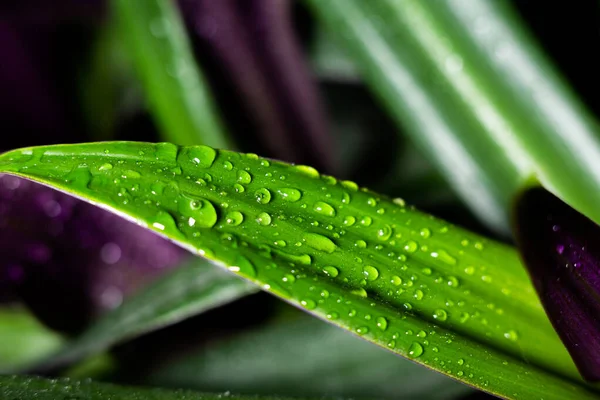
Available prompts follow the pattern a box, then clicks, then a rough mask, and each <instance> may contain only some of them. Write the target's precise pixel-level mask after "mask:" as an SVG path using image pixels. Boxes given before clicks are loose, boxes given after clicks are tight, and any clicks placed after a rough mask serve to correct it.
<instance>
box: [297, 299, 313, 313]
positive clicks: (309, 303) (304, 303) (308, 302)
mask: <svg viewBox="0 0 600 400" xmlns="http://www.w3.org/2000/svg"><path fill="white" fill-rule="evenodd" d="M300 304H302V306H303V307H304V308H306V309H307V310H314V309H315V308H316V307H317V303H315V301H314V300H311V299H305V300H301V301H300Z"/></svg>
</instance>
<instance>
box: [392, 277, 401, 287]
mask: <svg viewBox="0 0 600 400" xmlns="http://www.w3.org/2000/svg"><path fill="white" fill-rule="evenodd" d="M390 282H391V283H392V285H395V286H400V285H402V278H400V277H399V276H397V275H394V276H392V279H391V280H390Z"/></svg>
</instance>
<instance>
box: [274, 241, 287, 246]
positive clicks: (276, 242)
mask: <svg viewBox="0 0 600 400" xmlns="http://www.w3.org/2000/svg"><path fill="white" fill-rule="evenodd" d="M273 244H274V245H275V246H277V247H285V246H287V242H286V241H285V240H276V241H274V242H273Z"/></svg>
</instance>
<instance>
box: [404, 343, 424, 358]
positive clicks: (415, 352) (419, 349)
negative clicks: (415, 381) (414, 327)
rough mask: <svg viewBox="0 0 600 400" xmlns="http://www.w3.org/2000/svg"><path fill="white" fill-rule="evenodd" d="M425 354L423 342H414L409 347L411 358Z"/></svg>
mask: <svg viewBox="0 0 600 400" xmlns="http://www.w3.org/2000/svg"><path fill="white" fill-rule="evenodd" d="M422 354H423V346H421V343H418V342H413V343H412V344H411V345H410V347H409V348H408V355H409V357H411V358H417V357H420V356H421V355H422Z"/></svg>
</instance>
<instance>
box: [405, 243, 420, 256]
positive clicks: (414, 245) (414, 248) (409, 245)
mask: <svg viewBox="0 0 600 400" xmlns="http://www.w3.org/2000/svg"><path fill="white" fill-rule="evenodd" d="M418 248H419V244H418V243H417V242H415V241H414V240H409V241H407V242H406V243H404V250H405V251H406V252H408V253H414V252H415V251H417V249H418Z"/></svg>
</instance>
